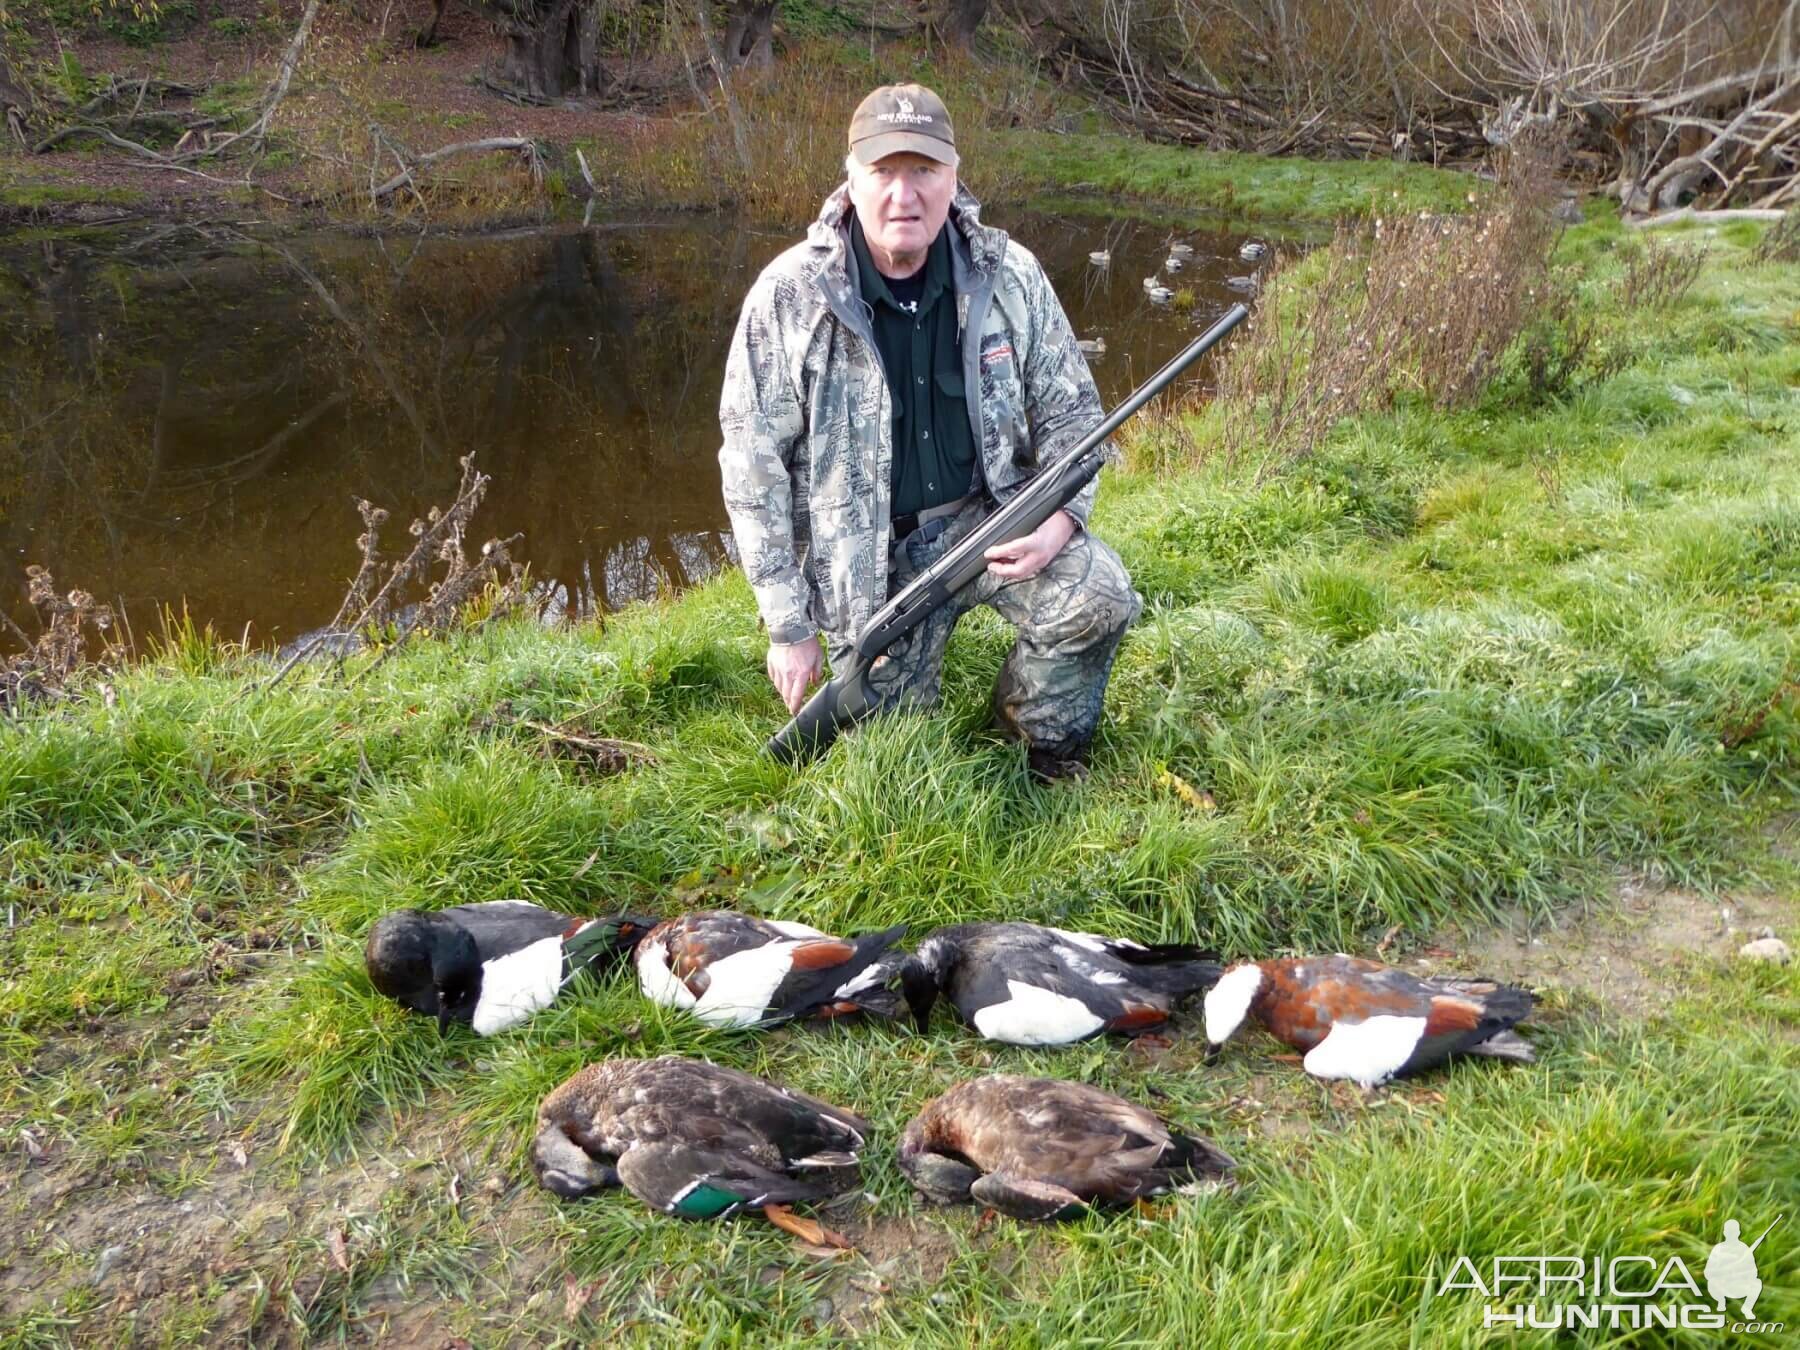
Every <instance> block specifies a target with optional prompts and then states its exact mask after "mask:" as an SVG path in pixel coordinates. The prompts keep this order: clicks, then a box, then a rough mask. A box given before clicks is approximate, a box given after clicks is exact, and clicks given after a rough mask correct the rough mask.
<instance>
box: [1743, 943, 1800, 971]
mask: <svg viewBox="0 0 1800 1350" xmlns="http://www.w3.org/2000/svg"><path fill="white" fill-rule="evenodd" d="M1738 955H1739V956H1741V957H1743V958H1744V959H1745V960H1746V961H1772V962H1774V963H1775V964H1776V965H1778V966H1785V965H1786V964H1787V963H1788V962H1789V961H1791V960H1793V958H1794V953H1793V951H1792V949H1791V948H1789V946H1788V945H1787V943H1785V942H1783V941H1782V940H1781V939H1780V938H1778V937H1760V938H1757V939H1756V941H1754V942H1746V943H1745V944H1744V945H1743V946H1741V947H1739V948H1738Z"/></svg>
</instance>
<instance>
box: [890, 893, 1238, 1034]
mask: <svg viewBox="0 0 1800 1350" xmlns="http://www.w3.org/2000/svg"><path fill="white" fill-rule="evenodd" d="M1214 955H1215V954H1214V953H1211V952H1204V951H1201V950H1200V949H1199V948H1198V947H1190V946H1187V945H1185V944H1182V943H1161V944H1158V945H1156V946H1145V945H1144V944H1143V943H1140V942H1132V941H1130V940H1128V939H1126V938H1112V937H1102V936H1101V935H1100V934H1098V933H1073V932H1069V931H1067V930H1065V929H1061V928H1045V927H1041V926H1039V925H1038V924H1035V923H959V924H954V925H952V926H950V927H948V928H939V929H938V930H936V931H935V932H933V933H931V934H930V935H929V936H927V937H926V939H925V940H924V941H923V942H921V943H920V944H919V949H918V951H916V952H915V953H913V955H912V956H910V957H908V958H906V959H905V960H904V961H902V962H901V964H900V982H901V987H902V988H903V989H904V991H905V993H906V1002H907V1006H908V1007H909V1008H911V1010H912V1015H913V1018H914V1020H915V1021H916V1022H917V1023H918V1027H919V1030H920V1031H924V1030H925V1029H926V1027H927V1026H928V1025H929V1024H930V1021H931V1009H932V1005H933V1004H934V1003H935V1002H936V1001H937V996H938V994H939V993H942V994H944V995H945V996H946V997H947V998H948V999H949V1000H950V1002H951V1004H952V1006H954V1007H955V1009H956V1011H957V1012H959V1013H961V1014H962V1017H963V1020H964V1021H966V1022H968V1023H969V1024H970V1025H971V1026H973V1027H974V1028H975V1029H976V1030H977V1031H979V1032H980V1033H981V1034H982V1035H983V1036H985V1037H986V1038H987V1039H988V1040H990V1041H1005V1042H1006V1043H1008V1044H1009V1045H1065V1044H1067V1043H1068V1042H1070V1041H1079V1040H1084V1039H1086V1038H1087V1037H1089V1036H1097V1035H1099V1034H1100V1033H1101V1032H1103V1031H1114V1032H1119V1033H1122V1034H1124V1035H1128V1036H1135V1035H1138V1034H1139V1033H1141V1032H1145V1031H1153V1030H1155V1029H1156V1028H1158V1027H1160V1026H1162V1025H1163V1024H1164V1023H1165V1022H1167V1021H1168V1020H1169V1015H1170V1014H1171V1013H1172V1012H1173V1011H1174V1010H1175V1008H1176V1007H1177V1006H1179V1004H1180V1003H1181V1001H1182V1000H1183V999H1185V998H1188V997H1190V996H1191V995H1194V994H1198V993H1200V992H1201V991H1202V990H1205V989H1209V988H1211V987H1212V985H1213V983H1214V982H1215V981H1216V980H1217V979H1218V978H1219V976H1220V975H1221V974H1222V973H1223V972H1224V969H1225V968H1224V967H1223V966H1221V965H1219V964H1218V963H1217V962H1216V960H1214V959H1213V958H1214Z"/></svg>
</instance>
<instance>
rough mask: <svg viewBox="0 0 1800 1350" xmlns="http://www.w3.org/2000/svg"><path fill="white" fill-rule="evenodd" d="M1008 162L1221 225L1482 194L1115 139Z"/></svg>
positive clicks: (1052, 139)
mask: <svg viewBox="0 0 1800 1350" xmlns="http://www.w3.org/2000/svg"><path fill="white" fill-rule="evenodd" d="M1011 153H1012V154H1013V155H1016V157H1017V163H1016V165H1015V166H1014V167H1015V170H1016V171H1017V172H1019V173H1020V174H1021V175H1023V176H1024V177H1025V178H1026V179H1027V180H1029V181H1032V182H1034V183H1041V184H1044V185H1050V186H1059V187H1064V188H1072V189H1079V190H1083V191H1088V192H1093V193H1097V194H1101V195H1104V196H1107V197H1114V198H1117V197H1125V198H1130V199H1137V200H1142V201H1147V202H1170V201H1173V202H1180V203H1181V204H1182V205H1183V206H1184V207H1187V208H1189V209H1191V210H1197V211H1201V212H1205V213H1207V214H1211V215H1219V216H1224V217H1253V218H1257V219H1263V220H1289V221H1332V220H1339V219H1342V218H1344V217H1346V216H1358V217H1359V216H1369V215H1374V214H1377V213H1378V212H1381V211H1425V210H1430V211H1455V210H1460V209H1462V207H1463V206H1464V205H1466V204H1467V202H1468V200H1469V194H1470V193H1472V192H1475V191H1477V190H1478V184H1477V181H1476V180H1475V179H1474V178H1472V177H1470V176H1468V175H1464V174H1454V173H1444V172H1441V171H1439V170H1435V169H1432V168H1430V167H1428V166H1425V165H1420V164H1396V163H1393V162H1392V161H1389V160H1368V161H1362V162H1354V163H1344V164H1337V163H1333V164H1325V163H1319V162H1317V161H1313V160H1306V159H1295V158H1270V157H1268V156H1266V155H1249V154H1235V153H1232V152H1229V151H1194V150H1189V149H1184V148H1182V147H1179V146H1170V145H1153V144H1150V143H1149V142H1146V141H1141V140H1138V139H1136V138H1134V137H1130V136H1124V135H1120V134H1117V133H1108V132H1090V133H1080V134H1073V135H1055V134H1051V133H1049V132H1026V131H1021V132H1018V133H1017V134H1016V135H1015V136H1014V137H1013V138H1012V147H1011ZM978 168H979V166H972V168H971V171H972V172H973V171H977V170H978Z"/></svg>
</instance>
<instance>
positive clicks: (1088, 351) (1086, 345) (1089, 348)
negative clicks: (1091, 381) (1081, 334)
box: [1075, 337, 1106, 356]
mask: <svg viewBox="0 0 1800 1350" xmlns="http://www.w3.org/2000/svg"><path fill="white" fill-rule="evenodd" d="M1075 345H1076V346H1077V347H1079V348H1081V350H1082V354H1083V355H1085V356H1105V355H1106V339H1105V338H1103V337H1094V338H1076V339H1075Z"/></svg>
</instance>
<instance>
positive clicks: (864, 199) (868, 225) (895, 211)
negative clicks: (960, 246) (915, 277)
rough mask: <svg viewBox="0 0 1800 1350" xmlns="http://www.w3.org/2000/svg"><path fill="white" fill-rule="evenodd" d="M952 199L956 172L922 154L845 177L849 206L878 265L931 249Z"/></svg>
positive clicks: (903, 156)
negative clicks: (848, 180) (847, 180)
mask: <svg viewBox="0 0 1800 1350" xmlns="http://www.w3.org/2000/svg"><path fill="white" fill-rule="evenodd" d="M955 195H956V170H955V169H953V168H951V167H950V166H949V165H948V164H940V163H938V162H937V161H936V160H935V159H928V158H926V157H925V156H924V155H914V154H898V155H889V156H888V157H887V158H886V159H879V160H876V161H875V163H873V164H858V165H856V166H855V167H854V168H853V169H852V170H851V172H850V201H851V203H852V204H853V205H854V206H855V207H856V217H857V219H858V220H860V221H862V227H863V234H864V236H865V237H866V238H867V239H868V241H869V245H870V247H871V248H872V249H874V250H875V251H876V259H875V261H876V262H877V263H880V262H881V261H883V257H882V255H886V256H887V257H889V258H892V257H895V256H899V257H911V256H916V255H918V254H921V253H923V252H925V250H926V249H928V248H930V247H931V241H932V240H934V239H936V238H937V236H938V231H939V230H941V229H943V228H944V220H945V218H946V217H947V216H948V215H949V214H950V199H951V198H952V197H954V196H955Z"/></svg>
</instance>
